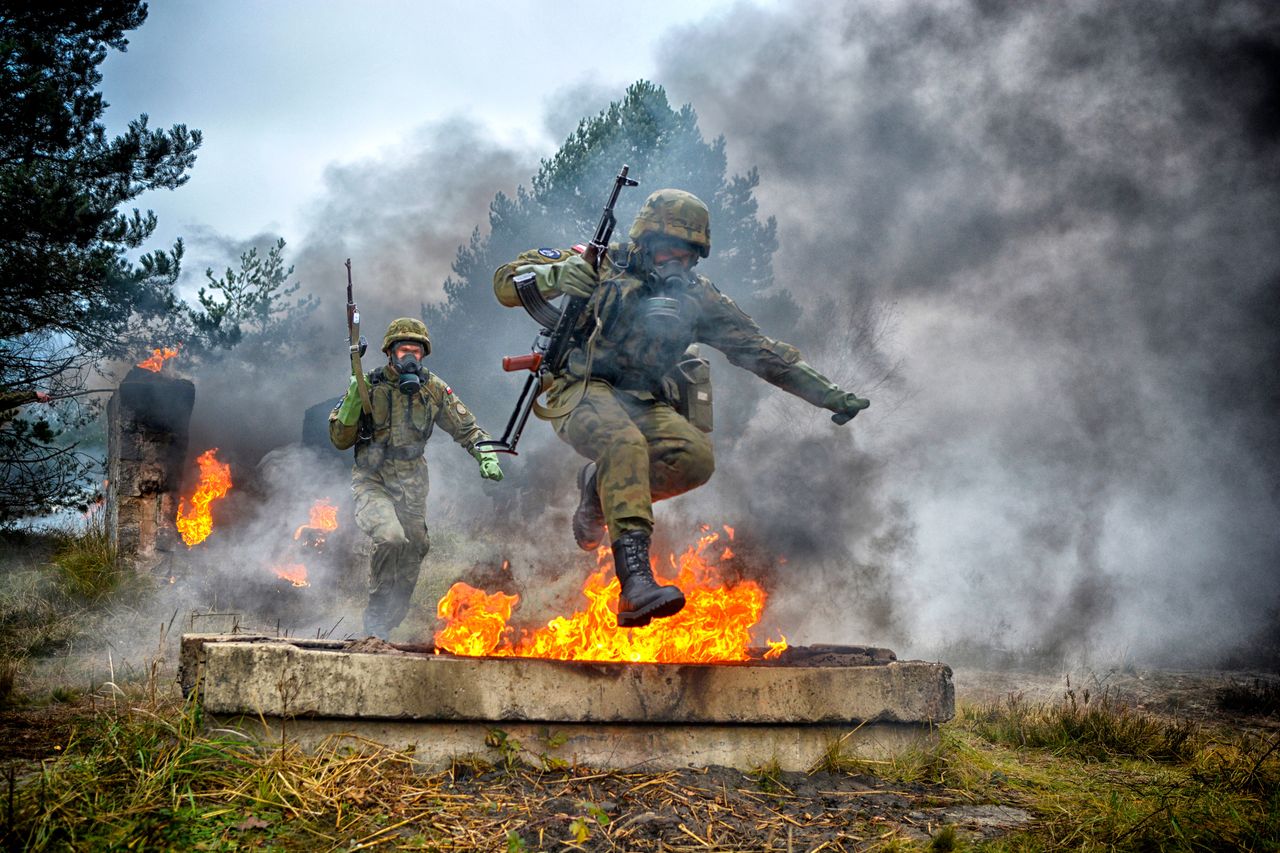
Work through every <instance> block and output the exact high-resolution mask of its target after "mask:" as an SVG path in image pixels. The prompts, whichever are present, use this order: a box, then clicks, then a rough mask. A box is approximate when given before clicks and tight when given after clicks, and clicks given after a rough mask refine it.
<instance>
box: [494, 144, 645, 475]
mask: <svg viewBox="0 0 1280 853" xmlns="http://www.w3.org/2000/svg"><path fill="white" fill-rule="evenodd" d="M627 169H628V167H627V166H626V165H625V164H624V165H623V167H622V171H620V172H618V176H617V177H616V178H614V179H613V189H612V190H611V191H610V192H609V200H608V201H606V202H605V205H604V212H603V213H602V214H601V216H600V224H599V225H597V226H596V233H595V235H594V236H593V237H592V238H591V242H589V243H587V248H586V251H584V252H583V253H582V256H583V257H584V258H585V259H586V260H587V263H589V264H591V267H592V269H595V270H599V269H600V265H601V264H602V263H604V261H605V257H606V255H607V254H608V252H609V238H610V237H612V236H613V229H614V226H616V225H617V224H618V218H617V217H616V216H614V213H613V207H614V205H616V204H617V203H618V194H619V193H621V192H622V188H623V187H635V186H639V185H640V182H639V181H637V180H635V179H634V178H628V177H627ZM515 286H516V295H517V296H519V297H520V304H521V305H523V306H524V310H525V311H527V312H528V313H529V316H530V317H532V318H533V319H534V320H535V321H537V322H538V324H539V325H540V326H541V327H542V328H541V330H540V331H539V332H538V337H537V338H536V339H535V340H534V342H533V352H531V353H529V354H528V355H508V356H504V357H503V359H502V369H503V370H505V371H507V372H508V373H512V372H515V371H518V370H527V371H529V378H528V379H527V380H525V383H524V389H523V390H521V392H520V399H518V400H517V401H516V408H515V411H513V412H512V413H511V418H510V419H509V420H508V421H507V428H506V430H505V431H504V432H503V433H502V438H499V439H489V440H488V441H481V442H477V443H476V448H477V449H479V450H488V451H492V452H495V453H510V454H511V455H512V456H517V455H519V454H517V453H516V445H517V444H518V443H519V442H520V435H521V433H523V432H524V425H525V424H526V423H527V422H528V421H529V413H530V412H531V411H533V406H534V403H535V402H536V401H537V399H538V395H539V394H541V393H542V384H543V380H544V379H545V378H546V377H549V376H550V375H551V374H553V373H556V372H558V371H560V370H562V369H563V368H564V365H565V362H566V361H567V360H568V357H569V350H570V349H571V348H572V346H573V333H574V331H575V330H576V329H577V327H578V319H579V318H580V317H582V312H583V311H584V310H585V309H586V307H587V302H588V300H587V298H586V297H582V296H574V297H571V298H570V299H569V300H568V302H567V303H566V304H565V306H564V307H563V308H562V309H559V310H557V309H556V308H555V307H554V306H552V305H551V303H550V302H548V301H547V299H546V297H544V296H543V295H542V294H541V293H539V292H538V281H537V277H536V276H535V275H534V274H533V273H531V272H529V273H523V274H521V275H518V276H516V277H515Z"/></svg>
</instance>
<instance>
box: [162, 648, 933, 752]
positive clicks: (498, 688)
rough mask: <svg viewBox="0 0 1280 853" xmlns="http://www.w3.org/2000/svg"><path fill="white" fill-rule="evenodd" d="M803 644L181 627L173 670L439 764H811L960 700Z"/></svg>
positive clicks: (892, 736)
mask: <svg viewBox="0 0 1280 853" xmlns="http://www.w3.org/2000/svg"><path fill="white" fill-rule="evenodd" d="M803 651H804V650H795V652H796V653H795V654H794V655H793V656H794V657H795V659H796V663H794V664H787V665H780V664H773V665H759V664H613V663H582V662H567V661H553V660H539V659H530V658H467V657H455V656H453V655H447V654H432V653H429V652H423V651H421V650H419V649H415V648H412V647H399V648H397V647H392V646H389V645H388V644H381V643H375V642H372V641H369V640H362V641H339V640H296V639H288V640H281V639H268V638H263V637H248V636H235V635H207V634H188V635H185V636H184V637H183V638H182V660H181V674H180V680H181V681H182V685H183V688H184V690H186V691H191V690H196V689H198V690H199V697H200V701H201V702H202V704H203V707H204V711H205V714H206V718H207V719H210V720H211V721H213V722H215V724H216V725H220V726H227V725H230V726H238V727H240V728H242V729H243V730H245V731H246V732H248V733H250V734H251V735H254V736H258V737H262V738H263V739H264V740H266V739H270V740H276V741H278V740H279V739H280V738H281V737H282V736H283V737H288V738H292V739H296V740H298V741H299V742H301V743H302V744H303V745H304V746H314V745H316V744H318V743H319V742H320V741H322V740H324V739H325V738H326V737H329V736H331V735H339V734H343V733H349V734H354V735H359V736H361V737H365V738H369V739H371V740H374V741H377V742H380V743H385V744H387V745H388V746H392V747H396V748H413V749H414V751H415V756H416V757H417V759H418V760H419V761H421V762H423V763H424V764H427V765H429V766H432V767H440V766H446V765H447V764H448V763H449V762H450V761H452V760H454V759H456V758H461V757H466V756H474V755H479V756H480V757H482V758H487V759H488V760H493V759H494V758H495V757H496V754H495V753H494V747H495V744H499V745H503V746H504V748H506V749H508V750H510V749H512V748H513V747H512V745H513V744H517V743H518V744H519V747H518V749H519V751H520V752H521V753H522V754H523V757H525V758H526V759H532V760H544V761H546V760H559V761H566V762H570V763H575V764H579V765H585V766H599V767H644V768H645V769H652V770H662V769H672V768H678V767H689V766H695V767H703V766H708V765H723V766H728V767H737V768H740V769H744V770H749V769H752V768H754V767H759V766H762V765H771V764H773V763H774V762H776V764H777V766H778V767H779V768H781V769H783V770H807V769H809V768H811V767H813V766H814V765H816V764H818V763H820V762H821V761H823V760H824V758H830V757H831V756H833V755H839V756H844V757H858V758H869V759H883V758H888V757H892V756H895V755H900V754H902V753H903V752H905V751H908V750H912V749H918V748H921V747H927V746H928V745H930V744H932V743H934V742H936V738H937V731H936V727H937V725H938V724H940V723H943V722H945V721H946V720H949V719H950V718H951V717H952V715H953V713H954V704H955V699H954V689H953V687H952V683H951V670H950V668H949V667H947V666H946V665H945V664H941V663H930V662H925V661H898V660H896V659H895V656H894V655H893V653H892V652H889V651H887V650H882V649H862V648H853V647H850V648H846V649H844V650H843V651H842V650H840V648H839V647H832V649H829V650H827V651H823V652H821V653H819V654H814V653H812V652H811V653H809V654H803V653H802V652H803ZM840 660H845V661H850V662H852V665H839V663H838V662H839V661H840ZM824 663H825V665H822V664H824ZM264 726H265V728H264ZM495 733H500V735H501V736H497V735H496V734H495Z"/></svg>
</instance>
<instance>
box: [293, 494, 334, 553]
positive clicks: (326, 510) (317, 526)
mask: <svg viewBox="0 0 1280 853" xmlns="http://www.w3.org/2000/svg"><path fill="white" fill-rule="evenodd" d="M310 515H311V518H310V520H309V521H308V522H307V523H306V524H303V525H299V527H298V529H297V530H295V531H293V538H294V539H295V540H297V539H301V538H302V532H303V531H304V530H314V531H317V532H316V533H315V534H314V535H311V536H308V540H307V541H308V542H310V543H311V544H313V545H320V544H322V543H323V542H324V534H326V533H328V532H329V531H331V530H337V529H338V508H337V507H336V506H334V505H333V504H331V503H329V499H328V498H321V499H320V500H318V501H316V502H315V503H314V504H312V505H311V510H310Z"/></svg>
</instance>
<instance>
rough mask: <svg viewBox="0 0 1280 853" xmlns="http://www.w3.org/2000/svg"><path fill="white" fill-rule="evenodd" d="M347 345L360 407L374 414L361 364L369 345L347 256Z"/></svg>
mask: <svg viewBox="0 0 1280 853" xmlns="http://www.w3.org/2000/svg"><path fill="white" fill-rule="evenodd" d="M347 346H348V348H349V349H350V351H351V374H352V375H353V376H355V378H356V390H357V392H358V393H359V394H360V409H361V411H363V412H364V413H365V415H371V414H373V405H372V404H371V403H370V402H369V383H368V382H367V381H366V380H365V378H364V366H363V365H361V364H360V356H362V355H364V351H365V349H366V348H368V346H369V342H368V341H366V340H365V339H364V338H363V337H361V335H360V309H359V308H357V307H356V298H355V296H353V295H352V292H351V259H350V258H347Z"/></svg>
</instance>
